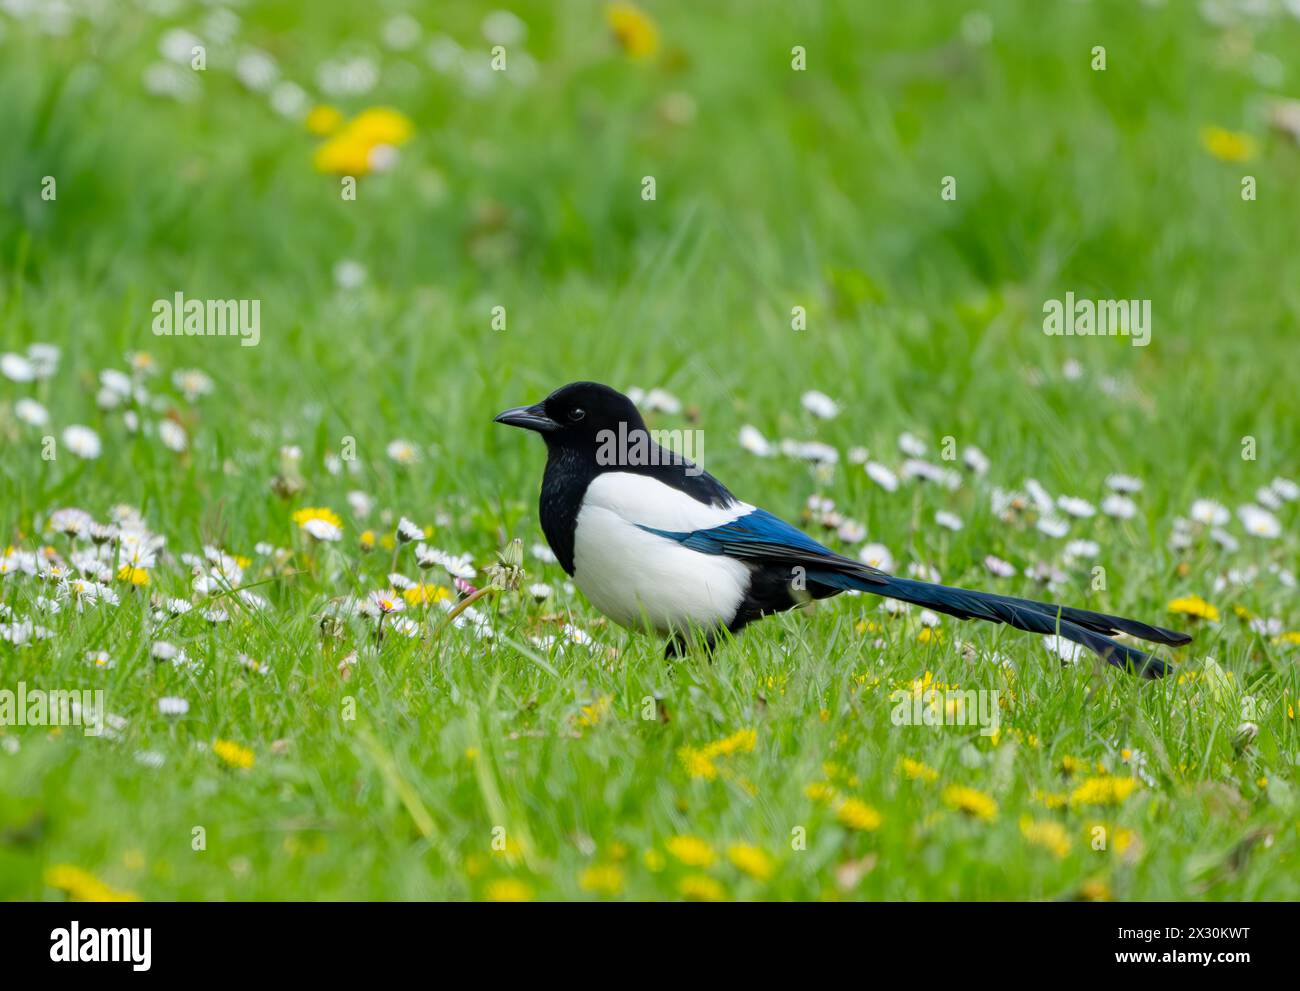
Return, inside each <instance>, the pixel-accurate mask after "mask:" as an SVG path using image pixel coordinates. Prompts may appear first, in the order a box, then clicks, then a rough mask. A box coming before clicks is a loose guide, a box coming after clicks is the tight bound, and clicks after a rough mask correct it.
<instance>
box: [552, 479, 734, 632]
mask: <svg viewBox="0 0 1300 991" xmlns="http://www.w3.org/2000/svg"><path fill="white" fill-rule="evenodd" d="M752 511H753V507H752V506H750V505H748V504H746V503H735V504H733V505H731V506H728V507H726V508H719V507H715V506H707V505H705V504H704V503H701V502H698V501H697V500H695V499H692V498H691V497H690V496H688V495H687V494H686V493H684V492H681V491H679V490H677V489H675V488H673V487H672V486H670V485H665V484H664V483H662V482H659V481H656V480H655V479H653V478H649V477H647V476H644V475H636V474H632V473H624V472H608V473H606V474H603V475H600V476H598V477H597V478H595V479H594V480H593V481H592V483H591V485H590V486H588V489H587V493H586V496H585V497H584V498H583V502H582V508H581V510H579V512H578V520H577V527H576V529H575V532H574V553H573V563H574V568H573V580H574V582H575V583H576V584H577V586H578V587H579V588H580V589H582V591H583V594H584V595H586V596H587V598H588V599H590V600H591V603H592V605H594V606H595V607H596V608H597V609H599V610H600V611H601V612H602V613H604V614H605V615H606V616H608V617H609V618H610V619H612V620H614V622H616V623H619V624H621V625H623V626H630V627H639V626H643V625H647V624H648V625H649V626H650V627H652V628H653V629H656V630H658V631H659V632H661V633H668V632H670V631H672V630H682V631H684V630H686V629H688V628H690V627H691V626H701V627H705V628H711V627H716V626H724V625H726V624H727V623H728V622H730V621H731V619H732V617H733V616H735V614H736V609H737V608H738V607H739V605H740V602H741V600H742V599H743V598H744V596H745V592H746V591H747V589H748V587H749V568H747V567H746V566H745V565H744V564H742V563H741V562H739V561H736V560H733V559H732V558H729V557H726V556H724V555H718V554H703V553H701V552H699V551H694V550H691V549H690V548H688V547H683V546H682V545H681V544H679V543H677V542H676V541H674V540H671V539H669V538H667V537H661V536H659V535H658V534H654V533H647V532H646V531H645V530H643V529H641V528H640V526H638V524H640V525H641V526H649V527H655V528H656V529H660V530H670V531H685V532H690V531H694V530H707V529H709V528H710V527H715V526H720V525H722V524H723V523H729V522H730V521H732V520H734V519H736V518H737V517H740V516H744V515H745V514H746V513H749V512H752Z"/></svg>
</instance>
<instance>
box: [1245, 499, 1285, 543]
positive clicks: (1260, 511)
mask: <svg viewBox="0 0 1300 991" xmlns="http://www.w3.org/2000/svg"><path fill="white" fill-rule="evenodd" d="M1237 518H1238V519H1240V520H1241V525H1242V526H1244V527H1245V528H1246V532H1247V533H1249V534H1251V535H1252V536H1255V537H1263V538H1265V539H1268V540H1271V539H1272V538H1274V537H1277V536H1280V535H1281V533H1282V524H1281V523H1279V522H1278V521H1277V517H1276V516H1274V515H1273V514H1272V513H1270V512H1269V511H1268V510H1267V509H1264V508H1263V507H1262V506H1253V505H1251V504H1249V503H1247V504H1246V505H1244V506H1240V507H1238V508H1237Z"/></svg>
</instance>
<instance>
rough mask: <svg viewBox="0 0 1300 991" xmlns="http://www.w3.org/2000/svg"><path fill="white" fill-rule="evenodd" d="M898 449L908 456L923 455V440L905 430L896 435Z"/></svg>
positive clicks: (921, 456)
mask: <svg viewBox="0 0 1300 991" xmlns="http://www.w3.org/2000/svg"><path fill="white" fill-rule="evenodd" d="M898 449H899V450H900V451H902V452H903V453H904V454H906V455H907V456H908V457H909V458H923V457H925V441H923V440H921V438H920V437H917V436H916V435H915V434H913V433H910V432H909V431H906V430H904V431H903V432H902V433H901V434H899V435H898Z"/></svg>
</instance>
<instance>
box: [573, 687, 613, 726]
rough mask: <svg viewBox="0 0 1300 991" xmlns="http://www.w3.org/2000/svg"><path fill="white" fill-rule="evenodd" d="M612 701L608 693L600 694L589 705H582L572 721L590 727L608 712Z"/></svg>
mask: <svg viewBox="0 0 1300 991" xmlns="http://www.w3.org/2000/svg"><path fill="white" fill-rule="evenodd" d="M612 701H613V700H612V699H611V698H610V697H609V696H608V695H602V696H601V697H600V698H598V699H596V701H595V702H593V703H591V705H584V706H583V707H582V708H581V709H580V710H579V711H578V715H577V716H575V717H574V721H575V722H576V723H577V724H578V725H579V726H582V727H585V728H588V729H590V728H591V727H592V726H595V725H596V724H597V723H599V722H600V721H601V720H602V719H604V718H605V716H607V715H608V714H609V710H610V705H611V703H612Z"/></svg>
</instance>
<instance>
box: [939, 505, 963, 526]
mask: <svg viewBox="0 0 1300 991" xmlns="http://www.w3.org/2000/svg"><path fill="white" fill-rule="evenodd" d="M934 521H935V522H936V523H938V524H939V526H941V527H946V528H947V529H949V530H960V529H961V528H962V527H963V526H965V525H966V524H964V523H963V522H962V521H961V517H960V516H958V515H957V514H956V513H949V512H947V511H946V510H942V509H941V510H939V511H938V512H937V513H935V514H934Z"/></svg>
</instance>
